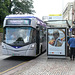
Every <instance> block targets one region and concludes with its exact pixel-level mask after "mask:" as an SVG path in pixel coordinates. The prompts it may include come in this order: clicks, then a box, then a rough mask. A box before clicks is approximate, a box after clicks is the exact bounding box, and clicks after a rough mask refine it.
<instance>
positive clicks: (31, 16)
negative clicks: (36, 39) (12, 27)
mask: <svg viewBox="0 0 75 75" xmlns="http://www.w3.org/2000/svg"><path fill="white" fill-rule="evenodd" d="M5 18H36V19H37V20H38V21H40V23H41V22H43V21H42V20H41V19H39V18H37V17H35V16H33V15H16V14H14V15H8V16H6V17H5ZM43 23H44V22H43ZM44 26H46V24H45V23H44Z"/></svg>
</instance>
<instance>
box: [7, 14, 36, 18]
mask: <svg viewBox="0 0 75 75" xmlns="http://www.w3.org/2000/svg"><path fill="white" fill-rule="evenodd" d="M6 18H36V17H34V16H27V15H16V14H15V15H8V16H6Z"/></svg>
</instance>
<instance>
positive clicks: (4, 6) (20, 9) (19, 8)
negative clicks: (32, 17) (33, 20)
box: [0, 0, 35, 27]
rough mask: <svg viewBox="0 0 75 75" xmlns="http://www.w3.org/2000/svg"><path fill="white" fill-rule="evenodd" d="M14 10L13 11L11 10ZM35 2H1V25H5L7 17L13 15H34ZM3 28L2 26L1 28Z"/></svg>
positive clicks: (30, 0) (18, 0)
mask: <svg viewBox="0 0 75 75" xmlns="http://www.w3.org/2000/svg"><path fill="white" fill-rule="evenodd" d="M12 7H13V10H12V11H11V8H12ZM33 8H34V7H33V0H4V2H3V1H2V0H0V25H3V20H4V18H5V17H6V15H9V14H11V13H13V14H16V13H18V14H20V13H22V14H25V13H28V14H33V13H35V11H34V10H33ZM0 27H1V26H0Z"/></svg>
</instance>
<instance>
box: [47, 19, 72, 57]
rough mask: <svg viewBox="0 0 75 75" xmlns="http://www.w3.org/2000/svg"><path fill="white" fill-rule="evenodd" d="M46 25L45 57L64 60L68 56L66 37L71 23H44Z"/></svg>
mask: <svg viewBox="0 0 75 75" xmlns="http://www.w3.org/2000/svg"><path fill="white" fill-rule="evenodd" d="M46 23H47V25H48V26H49V27H48V28H47V56H48V58H65V57H66V56H69V46H67V41H68V39H67V37H68V36H69V28H70V27H71V23H70V22H68V21H67V20H50V21H46Z"/></svg>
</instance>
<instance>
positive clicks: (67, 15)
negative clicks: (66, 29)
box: [62, 2, 74, 20]
mask: <svg viewBox="0 0 75 75" xmlns="http://www.w3.org/2000/svg"><path fill="white" fill-rule="evenodd" d="M73 3H74V2H69V3H67V4H66V6H65V7H64V9H63V13H62V15H63V20H72V10H73Z"/></svg>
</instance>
